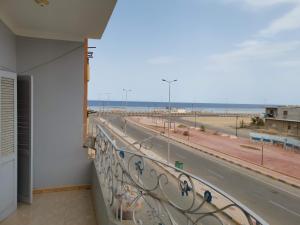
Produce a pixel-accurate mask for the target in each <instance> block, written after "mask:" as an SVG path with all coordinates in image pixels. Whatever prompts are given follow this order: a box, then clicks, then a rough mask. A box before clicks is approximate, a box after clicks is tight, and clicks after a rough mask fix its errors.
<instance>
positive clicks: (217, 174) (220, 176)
mask: <svg viewBox="0 0 300 225" xmlns="http://www.w3.org/2000/svg"><path fill="white" fill-rule="evenodd" d="M207 171H208V172H210V173H212V174H213V175H215V176H217V177H219V178H221V179H224V177H223V176H222V175H221V174H219V173H216V172H215V171H213V170H210V169H207Z"/></svg>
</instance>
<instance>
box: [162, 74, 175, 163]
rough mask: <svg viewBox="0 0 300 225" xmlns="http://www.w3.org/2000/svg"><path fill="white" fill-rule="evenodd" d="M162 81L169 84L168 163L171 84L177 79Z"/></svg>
mask: <svg viewBox="0 0 300 225" xmlns="http://www.w3.org/2000/svg"><path fill="white" fill-rule="evenodd" d="M162 81H164V82H167V83H168V84H169V109H168V110H169V121H168V163H169V164H170V128H171V84H172V83H174V82H176V81H177V80H166V79H162Z"/></svg>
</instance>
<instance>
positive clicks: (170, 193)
mask: <svg viewBox="0 0 300 225" xmlns="http://www.w3.org/2000/svg"><path fill="white" fill-rule="evenodd" d="M95 148H96V151H97V152H96V158H95V166H96V169H97V173H98V176H99V180H100V182H101V188H102V192H103V195H104V197H105V199H106V203H107V207H109V208H110V209H111V210H112V213H113V215H115V218H116V219H117V220H119V221H120V222H121V223H122V224H123V223H124V222H125V221H126V224H128V223H133V224H136V225H145V224H156V225H177V224H178V225H192V224H193V225H196V224H221V225H224V224H243V225H246V224H249V225H267V224H268V223H267V222H265V221H264V220H263V219H262V218H260V217H259V216H258V215H256V214H255V213H254V212H253V211H251V210H250V209H249V208H247V207H246V206H244V205H243V204H242V203H240V202H239V201H238V200H236V199H235V198H233V197H232V196H230V195H228V194H227V193H225V192H223V191H222V190H220V189H219V188H217V187H215V186H214V185H212V184H210V183H209V182H207V181H205V180H203V179H201V178H199V177H197V176H194V175H193V174H191V173H188V172H186V171H184V170H181V169H179V168H176V167H174V166H172V165H169V164H168V163H166V162H163V161H160V160H157V159H155V158H152V157H149V156H146V155H144V154H142V153H141V152H139V150H136V151H135V150H127V148H126V149H120V148H118V147H117V146H116V143H115V141H113V140H112V139H111V138H110V137H109V135H108V134H107V133H106V132H105V130H104V129H103V128H102V127H101V126H99V125H98V126H97V136H96V143H95ZM124 224H125V223H124Z"/></svg>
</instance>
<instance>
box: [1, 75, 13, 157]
mask: <svg viewBox="0 0 300 225" xmlns="http://www.w3.org/2000/svg"><path fill="white" fill-rule="evenodd" d="M14 83H15V80H14V79H12V78H6V77H1V82H0V97H1V100H0V118H1V126H0V128H1V130H0V134H1V150H0V151H1V155H6V154H10V153H13V152H14V145H15V140H14V139H15V109H14V107H15V102H14V99H15V96H14V94H15V90H14V89H15V87H14Z"/></svg>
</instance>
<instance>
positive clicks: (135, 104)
mask: <svg viewBox="0 0 300 225" xmlns="http://www.w3.org/2000/svg"><path fill="white" fill-rule="evenodd" d="M88 104H89V107H90V108H92V109H102V110H109V109H120V108H124V109H125V108H127V110H130V111H151V110H155V109H158V110H159V109H160V110H161V109H167V108H168V105H169V103H168V102H150V101H149V102H148V101H128V102H127V104H126V102H125V101H105V100H89V101H88ZM268 106H270V105H264V104H234V103H191V102H172V103H171V107H172V108H176V109H185V110H197V111H205V112H224V113H226V112H228V113H229V112H233V113H234V112H239V113H264V111H265V108H266V107H268Z"/></svg>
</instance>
